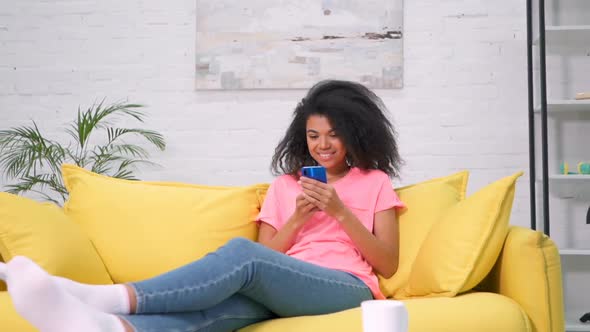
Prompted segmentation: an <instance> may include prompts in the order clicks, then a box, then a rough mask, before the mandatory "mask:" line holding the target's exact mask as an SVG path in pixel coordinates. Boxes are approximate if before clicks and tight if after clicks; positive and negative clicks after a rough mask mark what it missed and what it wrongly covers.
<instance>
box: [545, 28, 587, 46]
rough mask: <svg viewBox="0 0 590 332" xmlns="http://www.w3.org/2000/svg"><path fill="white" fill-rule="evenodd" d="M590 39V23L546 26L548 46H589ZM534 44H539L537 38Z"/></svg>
mask: <svg viewBox="0 0 590 332" xmlns="http://www.w3.org/2000/svg"><path fill="white" fill-rule="evenodd" d="M588 40H590V25H557V26H556V25H548V26H546V27H545V45H547V47H561V46H568V45H569V47H571V45H575V46H574V47H576V48H579V47H588ZM534 44H535V45H538V44H539V38H538V37H537V38H535V40H534Z"/></svg>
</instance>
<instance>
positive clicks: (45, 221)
mask: <svg viewBox="0 0 590 332" xmlns="http://www.w3.org/2000/svg"><path fill="white" fill-rule="evenodd" d="M0 255H2V258H3V259H4V260H6V261H10V260H11V259H12V258H13V257H14V256H27V257H29V258H30V259H32V260H33V261H35V262H36V263H37V264H39V265H41V266H42V267H43V268H44V269H45V270H46V271H47V272H49V273H50V274H53V275H60V276H63V277H67V278H70V279H74V280H77V281H80V282H84V283H90V284H111V283H112V281H111V278H110V277H109V275H108V273H107V271H106V269H105V266H104V264H103V263H102V261H101V259H100V257H99V256H98V254H97V253H96V251H95V249H94V247H93V246H92V243H91V242H90V240H89V239H88V237H87V236H86V235H85V234H84V233H83V232H82V230H81V229H80V227H79V226H78V225H76V224H75V223H74V222H72V221H71V220H70V219H69V218H68V217H67V216H66V215H65V214H64V213H63V210H62V209H61V208H59V207H57V206H56V205H54V204H52V203H39V202H36V201H34V200H32V199H29V198H25V197H20V196H16V195H12V194H8V193H2V192H0Z"/></svg>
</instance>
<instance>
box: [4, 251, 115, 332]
mask: <svg viewBox="0 0 590 332" xmlns="http://www.w3.org/2000/svg"><path fill="white" fill-rule="evenodd" d="M7 266H8V269H7V284H8V292H9V293H10V296H11V298H12V303H13V305H14V308H15V309H16V311H17V312H18V313H19V314H20V315H21V316H22V317H23V318H24V319H26V320H27V321H29V323H31V324H32V325H33V326H35V327H36V328H37V329H39V331H41V332H80V331H84V332H125V328H124V326H123V323H122V322H121V320H119V318H117V317H116V316H114V315H111V314H106V313H103V312H100V311H98V310H96V309H94V308H92V307H91V306H89V305H87V304H84V303H83V302H81V301H79V300H78V299H76V298H75V297H74V296H73V295H71V294H69V293H68V292H66V291H65V290H63V289H62V288H61V287H59V285H57V284H56V283H55V282H54V281H53V280H52V279H51V276H50V275H49V274H47V272H45V271H43V269H41V268H40V267H39V266H38V265H37V264H35V263H34V262H33V261H31V260H30V259H28V258H26V257H22V256H17V257H14V258H13V259H12V260H10V262H9V263H8V264H7Z"/></svg>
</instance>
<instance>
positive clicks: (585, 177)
mask: <svg viewBox="0 0 590 332" xmlns="http://www.w3.org/2000/svg"><path fill="white" fill-rule="evenodd" d="M549 181H559V182H576V183H580V182H583V183H588V184H590V174H569V175H562V174H554V175H549Z"/></svg>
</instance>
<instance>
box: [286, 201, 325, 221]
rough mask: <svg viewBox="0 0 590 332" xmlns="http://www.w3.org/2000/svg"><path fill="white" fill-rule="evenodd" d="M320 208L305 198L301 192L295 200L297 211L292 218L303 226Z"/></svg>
mask: <svg viewBox="0 0 590 332" xmlns="http://www.w3.org/2000/svg"><path fill="white" fill-rule="evenodd" d="M319 210H320V209H318V208H317V206H315V205H314V204H313V203H311V202H310V201H309V200H308V199H305V197H304V196H303V194H299V195H298V196H297V198H296V200H295V212H293V215H292V216H291V219H292V221H293V222H294V223H295V224H296V225H298V226H303V225H304V224H305V223H306V222H307V221H308V220H309V218H311V216H313V214H314V213H316V212H317V211H319Z"/></svg>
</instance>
